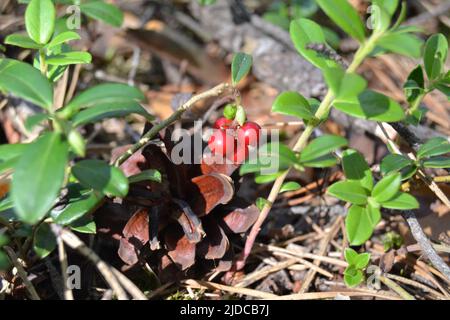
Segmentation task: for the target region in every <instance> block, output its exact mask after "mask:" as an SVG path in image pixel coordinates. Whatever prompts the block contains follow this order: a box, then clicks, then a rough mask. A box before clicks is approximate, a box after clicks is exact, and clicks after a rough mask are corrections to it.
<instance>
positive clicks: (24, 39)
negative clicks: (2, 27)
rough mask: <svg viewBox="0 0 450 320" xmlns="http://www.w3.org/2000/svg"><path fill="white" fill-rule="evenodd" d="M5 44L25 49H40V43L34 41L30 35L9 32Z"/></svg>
mask: <svg viewBox="0 0 450 320" xmlns="http://www.w3.org/2000/svg"><path fill="white" fill-rule="evenodd" d="M5 44H9V45H12V46H16V47H21V48H25V49H41V48H42V46H43V45H42V44H39V43H36V42H34V41H33V39H31V38H30V37H28V36H26V35H22V34H11V35H9V36H7V37H6V39H5Z"/></svg>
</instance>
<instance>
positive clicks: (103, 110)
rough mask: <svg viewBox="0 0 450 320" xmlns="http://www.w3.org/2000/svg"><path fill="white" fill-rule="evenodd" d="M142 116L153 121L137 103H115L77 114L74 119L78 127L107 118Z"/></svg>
mask: <svg viewBox="0 0 450 320" xmlns="http://www.w3.org/2000/svg"><path fill="white" fill-rule="evenodd" d="M132 113H136V114H140V115H142V116H144V117H146V118H147V119H149V120H151V119H153V117H152V116H151V115H150V114H148V113H147V111H146V110H145V109H144V108H143V107H142V106H141V105H140V104H139V103H137V102H134V101H127V102H113V103H108V104H100V105H97V106H95V107H91V108H88V109H85V110H82V111H80V112H79V113H77V114H76V115H75V116H74V117H73V118H72V121H73V125H74V126H76V127H78V126H82V125H85V124H88V123H93V122H98V121H100V120H103V119H107V118H118V117H124V116H127V115H129V114H132Z"/></svg>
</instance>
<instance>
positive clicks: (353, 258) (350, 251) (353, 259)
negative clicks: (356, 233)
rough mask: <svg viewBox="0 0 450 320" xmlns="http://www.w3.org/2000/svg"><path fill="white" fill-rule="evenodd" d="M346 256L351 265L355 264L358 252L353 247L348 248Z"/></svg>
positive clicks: (345, 252)
mask: <svg viewBox="0 0 450 320" xmlns="http://www.w3.org/2000/svg"><path fill="white" fill-rule="evenodd" d="M344 258H345V261H347V263H348V264H349V265H350V266H354V265H355V264H356V262H357V261H358V252H356V251H355V250H353V249H352V248H346V249H345V251H344Z"/></svg>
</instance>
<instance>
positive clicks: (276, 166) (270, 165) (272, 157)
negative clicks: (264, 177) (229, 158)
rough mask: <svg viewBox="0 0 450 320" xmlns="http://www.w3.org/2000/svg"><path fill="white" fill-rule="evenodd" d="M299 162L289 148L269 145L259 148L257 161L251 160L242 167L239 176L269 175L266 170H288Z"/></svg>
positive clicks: (279, 144)
mask: <svg viewBox="0 0 450 320" xmlns="http://www.w3.org/2000/svg"><path fill="white" fill-rule="evenodd" d="M297 162H298V160H297V156H296V155H295V153H294V152H293V151H292V150H291V149H290V148H289V147H288V146H286V145H284V144H282V143H276V142H274V143H268V144H265V145H262V146H260V147H259V150H258V157H257V159H249V160H247V161H246V162H245V163H244V164H243V165H241V167H240V169H239V174H240V175H244V174H247V173H255V172H262V173H263V174H267V173H264V171H265V170H268V171H273V170H276V171H275V172H279V171H283V170H286V169H288V168H289V167H290V166H292V165H294V164H296V163H297ZM268 173H269V172H268ZM270 173H274V172H270Z"/></svg>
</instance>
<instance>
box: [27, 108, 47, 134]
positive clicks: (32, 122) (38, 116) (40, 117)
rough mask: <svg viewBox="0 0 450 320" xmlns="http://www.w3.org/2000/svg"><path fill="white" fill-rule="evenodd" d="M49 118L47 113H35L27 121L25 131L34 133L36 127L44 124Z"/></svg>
mask: <svg viewBox="0 0 450 320" xmlns="http://www.w3.org/2000/svg"><path fill="white" fill-rule="evenodd" d="M48 118H49V115H48V114H47V113H43V112H41V113H35V114H33V115H31V116H29V117H28V118H27V120H25V129H27V131H32V130H33V129H34V128H35V127H36V126H38V125H40V124H42V122H44V121H45V120H47V119H48Z"/></svg>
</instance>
